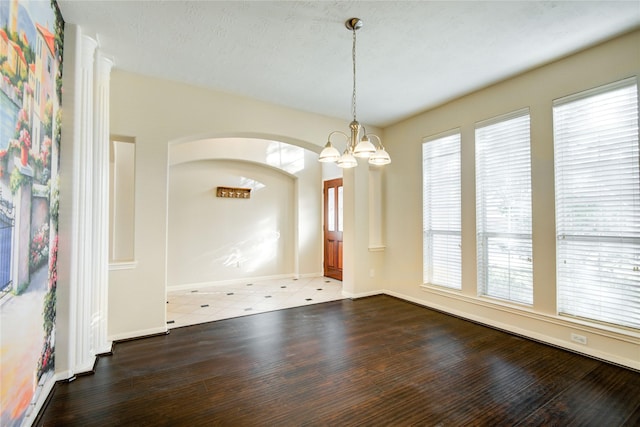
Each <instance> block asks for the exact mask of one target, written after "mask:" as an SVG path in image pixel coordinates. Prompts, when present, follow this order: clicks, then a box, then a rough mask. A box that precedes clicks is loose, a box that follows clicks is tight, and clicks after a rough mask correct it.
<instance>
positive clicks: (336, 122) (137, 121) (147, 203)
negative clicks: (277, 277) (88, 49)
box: [108, 70, 380, 340]
mask: <svg viewBox="0 0 640 427" xmlns="http://www.w3.org/2000/svg"><path fill="white" fill-rule="evenodd" d="M347 126H348V118H345V119H344V120H341V119H333V118H329V117H325V116H320V115H317V114H311V113H305V112H301V111H296V110H291V109H287V108H283V107H279V106H275V105H272V104H267V103H264V102H260V101H255V100H251V99H248V98H243V97H239V96H234V95H229V94H224V93H220V92H215V91H211V90H207V89H203V88H199V87H195V86H190V85H186V84H181V83H175V82H170V81H166V80H161V79H155V78H151V77H146V76H141V75H137V74H132V73H126V72H122V71H119V70H114V71H113V73H112V75H111V133H112V134H117V135H125V136H129V137H134V138H135V140H136V182H135V191H136V202H135V203H136V206H135V215H136V218H135V258H136V259H135V261H136V263H133V265H135V268H132V269H127V270H112V271H110V273H109V332H108V333H109V337H110V338H111V339H114V340H116V339H125V338H130V337H135V336H141V335H147V334H153V333H159V332H164V331H166V323H165V322H166V320H165V306H166V304H165V301H166V283H165V275H166V268H167V255H166V254H167V248H166V233H167V214H166V212H167V203H168V197H167V194H168V193H167V189H168V181H167V180H168V165H169V163H168V157H169V148H168V147H169V144H170V143H173V142H181V141H194V140H197V139H205V138H222V137H240V138H243V137H244V138H260V139H268V140H274V141H283V142H287V143H291V144H295V145H298V146H302V147H303V148H307V149H309V150H312V151H316V152H319V151H320V150H321V148H322V145H324V143H325V142H326V137H327V135H328V133H329V132H330V131H332V130H335V129H347ZM357 169H358V170H357V171H355V172H354V173H355V174H357V175H358V176H361V177H362V179H360V180H359V181H358V182H357V183H356V182H353V181H351V183H346V182H345V189H346V188H347V185H356V184H357V185H359V186H360V187H357V188H353V191H352V197H351V199H348V198H345V206H344V208H345V211H346V212H349V210H352V209H356V208H357V207H358V206H362V205H363V204H364V205H365V206H366V200H367V194H368V188H367V185H368V180H367V179H366V177H367V172H368V171H367V168H366V167H363V166H361V167H359V168H357ZM319 176H320V175H319ZM301 191H302V189H301ZM305 191H309V190H308V189H305ZM311 191H313V190H311ZM317 191H318V193H317V194H318V197H320V195H321V193H322V183H321V182H320V181H319V182H318V183H317ZM363 200H364V202H363ZM353 215H354V216H355V213H354V214H353ZM358 216H359V217H363V218H365V219H364V220H363V221H361V222H360V227H362V228H364V229H365V230H366V229H368V228H366V227H368V221H367V219H366V216H367V215H366V211H364V212H362V213H359V214H358ZM319 231H320V230H318V231H317V232H318V235H319V234H320V233H319ZM318 238H319V237H318ZM318 244H320V241H318ZM351 244H352V245H355V246H357V247H364V251H361V252H360V253H361V254H363V255H364V256H365V257H366V258H365V259H364V260H361V261H362V262H358V263H356V262H355V259H356V258H353V257H355V256H356V255H352V254H347V253H346V251H345V258H348V257H352V259H353V260H354V261H352V262H351V264H353V265H355V264H358V265H363V266H364V269H366V270H367V271H368V264H369V263H370V262H369V259H368V255H369V254H368V253H366V247H367V242H366V241H357V240H356V241H352V242H351ZM354 254H355V252H354ZM358 256H359V255H358ZM345 261H346V260H345ZM320 267H321V266H314V268H313V271H321V269H320ZM304 272H305V271H302V270H301V271H300V273H301V274H303V273H304ZM357 274H359V273H356V275H355V276H353V277H351V279H349V280H345V281H344V282H343V286H344V288H345V290H347V291H348V292H350V293H362V292H367V291H368V290H370V289H376V286H375V285H374V284H373V283H371V282H370V281H369V279H368V277H364V278H361V277H359V276H358V275H357ZM377 289H380V288H379V287H377Z"/></svg>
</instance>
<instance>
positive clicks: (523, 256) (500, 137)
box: [476, 109, 533, 304]
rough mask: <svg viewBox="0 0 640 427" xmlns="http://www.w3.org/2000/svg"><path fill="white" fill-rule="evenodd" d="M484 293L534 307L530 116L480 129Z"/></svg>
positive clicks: (478, 172)
mask: <svg viewBox="0 0 640 427" xmlns="http://www.w3.org/2000/svg"><path fill="white" fill-rule="evenodd" d="M476 229H477V245H478V292H479V294H481V295H486V296H490V297H494V298H500V299H504V300H508V301H513V302H518V303H524V304H533V270H532V268H533V266H532V247H531V149H530V132H529V110H528V109H525V110H519V111H516V112H514V113H511V114H508V115H505V116H501V117H498V118H495V119H491V120H488V121H485V122H481V123H477V124H476Z"/></svg>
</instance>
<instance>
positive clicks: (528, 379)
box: [37, 296, 640, 427]
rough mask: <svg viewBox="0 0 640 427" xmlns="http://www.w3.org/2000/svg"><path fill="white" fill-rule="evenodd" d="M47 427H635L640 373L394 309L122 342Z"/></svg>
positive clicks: (306, 311)
mask: <svg viewBox="0 0 640 427" xmlns="http://www.w3.org/2000/svg"><path fill="white" fill-rule="evenodd" d="M40 415H41V417H40V419H39V421H38V422H37V425H43V426H116V425H118V426H217V425H222V426H316V425H317V426H350V425H365V426H378V425H379V426H406V425H424V426H598V427H605V426H606V427H614V426H629V427H630V426H638V425H640V373H638V372H635V371H632V370H629V369H624V368H621V367H618V366H614V365H610V364H607V363H603V362H600V361H597V360H594V359H590V358H587V357H583V356H580V355H577V354H573V353H570V352H567V351H564V350H560V349H557V348H553V347H550V346H546V345H544V344H540V343H536V342H533V341H529V340H527V339H523V338H520V337H516V336H513V335H509V334H507V333H503V332H500V331H496V330H493V329H490V328H486V327H483V326H480V325H477V324H474V323H471V322H467V321H464V320H461V319H458V318H455V317H451V316H447V315H445V314H443V313H439V312H435V311H432V310H429V309H426V308H423V307H419V306H416V305H414V304H411V303H407V302H405V301H401V300H398V299H396V298H392V297H389V296H375V297H370V298H363V299H359V300H354V301H352V300H341V301H334V302H328V303H323V304H317V305H312V306H305V307H298V308H291V309H287V310H280V311H275V312H268V313H262V314H257V315H254V316H246V317H241V318H235V319H228V320H221V321H217V322H212V323H206V324H201V325H195V326H189V327H184V328H178V329H173V330H172V331H171V333H170V334H169V335H165V336H157V337H151V338H145V339H141V340H137V341H129V342H123V343H117V344H116V345H115V346H114V352H113V355H112V356H109V357H102V358H100V359H99V361H98V364H97V367H96V373H95V375H91V376H85V377H79V378H78V379H76V380H75V381H73V382H71V383H65V384H58V385H57V386H56V388H55V389H54V392H53V395H52V397H51V399H50V402H49V404H48V406H47V407H46V408H45V410H44V411H43V412H42V413H41V414H40Z"/></svg>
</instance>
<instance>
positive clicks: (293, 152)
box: [267, 141, 304, 175]
mask: <svg viewBox="0 0 640 427" xmlns="http://www.w3.org/2000/svg"><path fill="white" fill-rule="evenodd" d="M267 164H269V165H271V166H275V167H277V168H280V169H282V170H283V171H285V172H289V173H290V174H292V175H294V174H295V173H296V172H300V171H301V170H303V169H304V148H300V147H296V146H295V145H290V144H287V143H284V142H279V141H273V142H271V143H270V144H269V146H268V147H267Z"/></svg>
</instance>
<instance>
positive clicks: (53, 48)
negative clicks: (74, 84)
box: [0, 0, 64, 426]
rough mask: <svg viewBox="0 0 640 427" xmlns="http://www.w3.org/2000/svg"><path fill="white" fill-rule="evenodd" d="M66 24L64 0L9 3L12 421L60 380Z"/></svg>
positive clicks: (1, 258)
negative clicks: (60, 222)
mask: <svg viewBox="0 0 640 427" xmlns="http://www.w3.org/2000/svg"><path fill="white" fill-rule="evenodd" d="M63 31H64V21H63V20H62V17H61V15H60V11H59V9H58V6H57V4H56V3H55V1H54V0H51V1H33V0H31V1H27V0H2V1H0V110H1V113H2V114H1V115H0V117H1V119H0V120H1V121H0V328H1V329H0V410H1V413H0V425H2V426H18V425H21V424H22V422H23V420H24V419H25V417H27V416H29V415H30V413H31V412H32V411H33V408H34V406H35V403H36V401H37V400H38V398H39V397H40V396H39V394H40V392H41V391H42V389H43V386H44V385H45V384H46V383H47V382H48V381H53V370H54V365H55V320H56V285H57V270H56V255H57V248H58V237H57V230H58V224H57V219H58V185H57V183H58V165H59V155H58V153H59V146H60V145H59V144H60V117H61V116H60V101H61V92H62V79H61V77H62V41H63V40H62V38H63ZM33 415H35V414H33Z"/></svg>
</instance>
